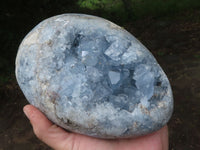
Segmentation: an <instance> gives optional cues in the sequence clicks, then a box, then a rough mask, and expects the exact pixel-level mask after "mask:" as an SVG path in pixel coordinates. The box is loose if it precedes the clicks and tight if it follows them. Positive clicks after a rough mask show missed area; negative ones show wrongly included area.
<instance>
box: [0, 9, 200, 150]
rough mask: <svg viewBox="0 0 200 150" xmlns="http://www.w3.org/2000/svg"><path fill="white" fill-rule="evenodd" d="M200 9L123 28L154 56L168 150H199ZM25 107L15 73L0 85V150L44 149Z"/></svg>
mask: <svg viewBox="0 0 200 150" xmlns="http://www.w3.org/2000/svg"><path fill="white" fill-rule="evenodd" d="M199 16H200V11H195V10H190V11H187V12H180V13H178V14H176V15H174V16H166V17H159V18H153V17H148V18H143V19H141V20H137V21H135V22H129V23H126V24H125V25H124V28H126V29H127V30H128V31H129V32H131V33H132V34H133V35H135V36H136V37H137V38H138V39H139V40H140V41H142V43H143V44H144V45H145V46H146V47H147V48H148V49H149V50H150V51H151V52H152V53H153V55H154V56H155V58H156V59H157V60H158V62H159V63H160V65H161V66H162V68H163V70H164V71H165V72H166V74H167V76H168V78H169V80H170V82H171V85H172V89H173V94H174V113H173V116H172V118H171V120H170V121H169V123H168V126H169V143H170V150H189V149H190V150H199V149H200V78H199V77H200V17H199ZM25 104H28V102H27V101H26V99H25V97H24V96H23V94H22V92H21V90H20V89H19V87H18V85H17V83H16V81H15V78H14V75H13V79H12V80H11V81H10V82H7V83H5V85H3V86H1V87H0V150H27V149H29V150H49V149H50V148H49V147H48V146H46V145H45V144H44V143H42V142H41V141H39V140H38V139H37V138H36V136H35V135H34V134H33V131H32V128H31V125H30V123H29V121H28V120H27V119H26V117H25V115H24V114H23V111H22V108H23V106H24V105H25Z"/></svg>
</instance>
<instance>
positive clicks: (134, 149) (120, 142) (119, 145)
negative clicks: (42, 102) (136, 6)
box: [24, 105, 168, 150]
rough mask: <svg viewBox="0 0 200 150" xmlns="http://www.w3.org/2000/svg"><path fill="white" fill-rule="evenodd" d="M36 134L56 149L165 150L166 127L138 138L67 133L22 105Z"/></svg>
mask: <svg viewBox="0 0 200 150" xmlns="http://www.w3.org/2000/svg"><path fill="white" fill-rule="evenodd" d="M24 111H25V114H26V115H27V117H28V118H29V119H30V121H31V124H32V126H33V130H34V132H35V134H36V136H37V137H38V138H39V139H40V140H42V141H43V142H45V143H46V144H47V145H49V146H51V147H52V148H54V149H56V150H167V149H168V130H167V127H164V128H162V129H161V130H159V131H157V132H155V133H153V134H150V135H147V136H143V137H139V138H130V139H117V140H104V139H97V138H93V137H88V136H85V135H80V134H76V133H69V132H66V131H65V130H63V129H62V128H60V127H58V126H56V125H53V124H52V123H51V122H50V121H49V120H48V119H47V118H46V117H45V116H44V115H43V114H42V113H41V112H40V111H39V110H38V109H36V108H35V107H34V106H32V105H27V106H25V107H24Z"/></svg>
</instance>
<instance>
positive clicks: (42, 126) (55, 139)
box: [23, 105, 75, 150]
mask: <svg viewBox="0 0 200 150" xmlns="http://www.w3.org/2000/svg"><path fill="white" fill-rule="evenodd" d="M23 111H24V113H25V115H26V116H27V117H28V119H29V120H30V122H31V124H32V126H33V131H34V133H35V135H36V136H37V137H38V138H39V139H40V140H41V141H43V142H44V143H46V144H47V145H49V146H50V147H52V148H53V149H56V150H64V149H65V150H66V149H67V150H72V148H73V143H74V139H75V136H74V134H73V133H68V132H66V131H65V130H63V129H62V128H60V127H58V126H56V125H55V124H53V123H52V122H50V121H49V120H48V119H47V118H46V117H45V116H44V114H43V113H42V112H40V111H39V110H38V109H37V108H35V107H34V106H32V105H26V106H24V108H23Z"/></svg>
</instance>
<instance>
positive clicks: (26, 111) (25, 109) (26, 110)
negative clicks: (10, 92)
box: [23, 107, 29, 119]
mask: <svg viewBox="0 0 200 150" xmlns="http://www.w3.org/2000/svg"><path fill="white" fill-rule="evenodd" d="M23 111H24V114H25V115H26V117H27V118H28V119H29V109H27V107H24V108H23Z"/></svg>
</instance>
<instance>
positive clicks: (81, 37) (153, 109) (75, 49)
mask: <svg viewBox="0 0 200 150" xmlns="http://www.w3.org/2000/svg"><path fill="white" fill-rule="evenodd" d="M16 78H17V81H18V83H19V86H20V88H21V89H22V91H23V93H24V95H25V97H26V98H27V100H28V101H29V102H30V103H31V104H32V105H34V106H36V107H37V108H39V109H40V110H41V111H42V112H43V113H44V114H45V115H46V116H47V117H48V118H49V119H50V120H51V121H53V122H54V123H56V124H58V125H59V126H61V127H63V128H65V129H67V130H70V131H73V132H77V133H81V134H85V135H89V136H94V137H99V138H126V137H136V136H140V135H145V134H148V133H151V132H153V131H156V130H158V129H160V128H161V127H163V126H164V125H165V124H166V123H167V122H168V120H169V119H170V117H171V114H172V111H173V96H172V91H171V87H170V83H169V81H168V79H167V76H166V75H165V73H164V72H163V70H162V68H161V67H160V66H159V64H158V63H157V61H156V60H155V58H154V57H153V55H152V54H151V53H150V52H149V50H148V49H147V48H146V47H145V46H143V45H142V44H141V43H140V42H139V41H138V40H137V39H136V38H135V37H134V36H133V35H131V34H130V33H128V32H127V31H126V30H124V29H123V28H121V27H119V26H117V25H115V24H114V23H112V22H110V21H108V20H105V19H103V18H99V17H95V16H90V15H83V14H63V15H59V16H55V17H52V18H49V19H46V20H44V21H43V22H41V23H40V24H38V25H37V26H36V27H35V28H34V29H33V30H32V31H31V32H30V33H29V34H28V35H27V36H26V37H25V38H24V40H23V41H22V43H21V45H20V47H19V50H18V54H17V58H16Z"/></svg>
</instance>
